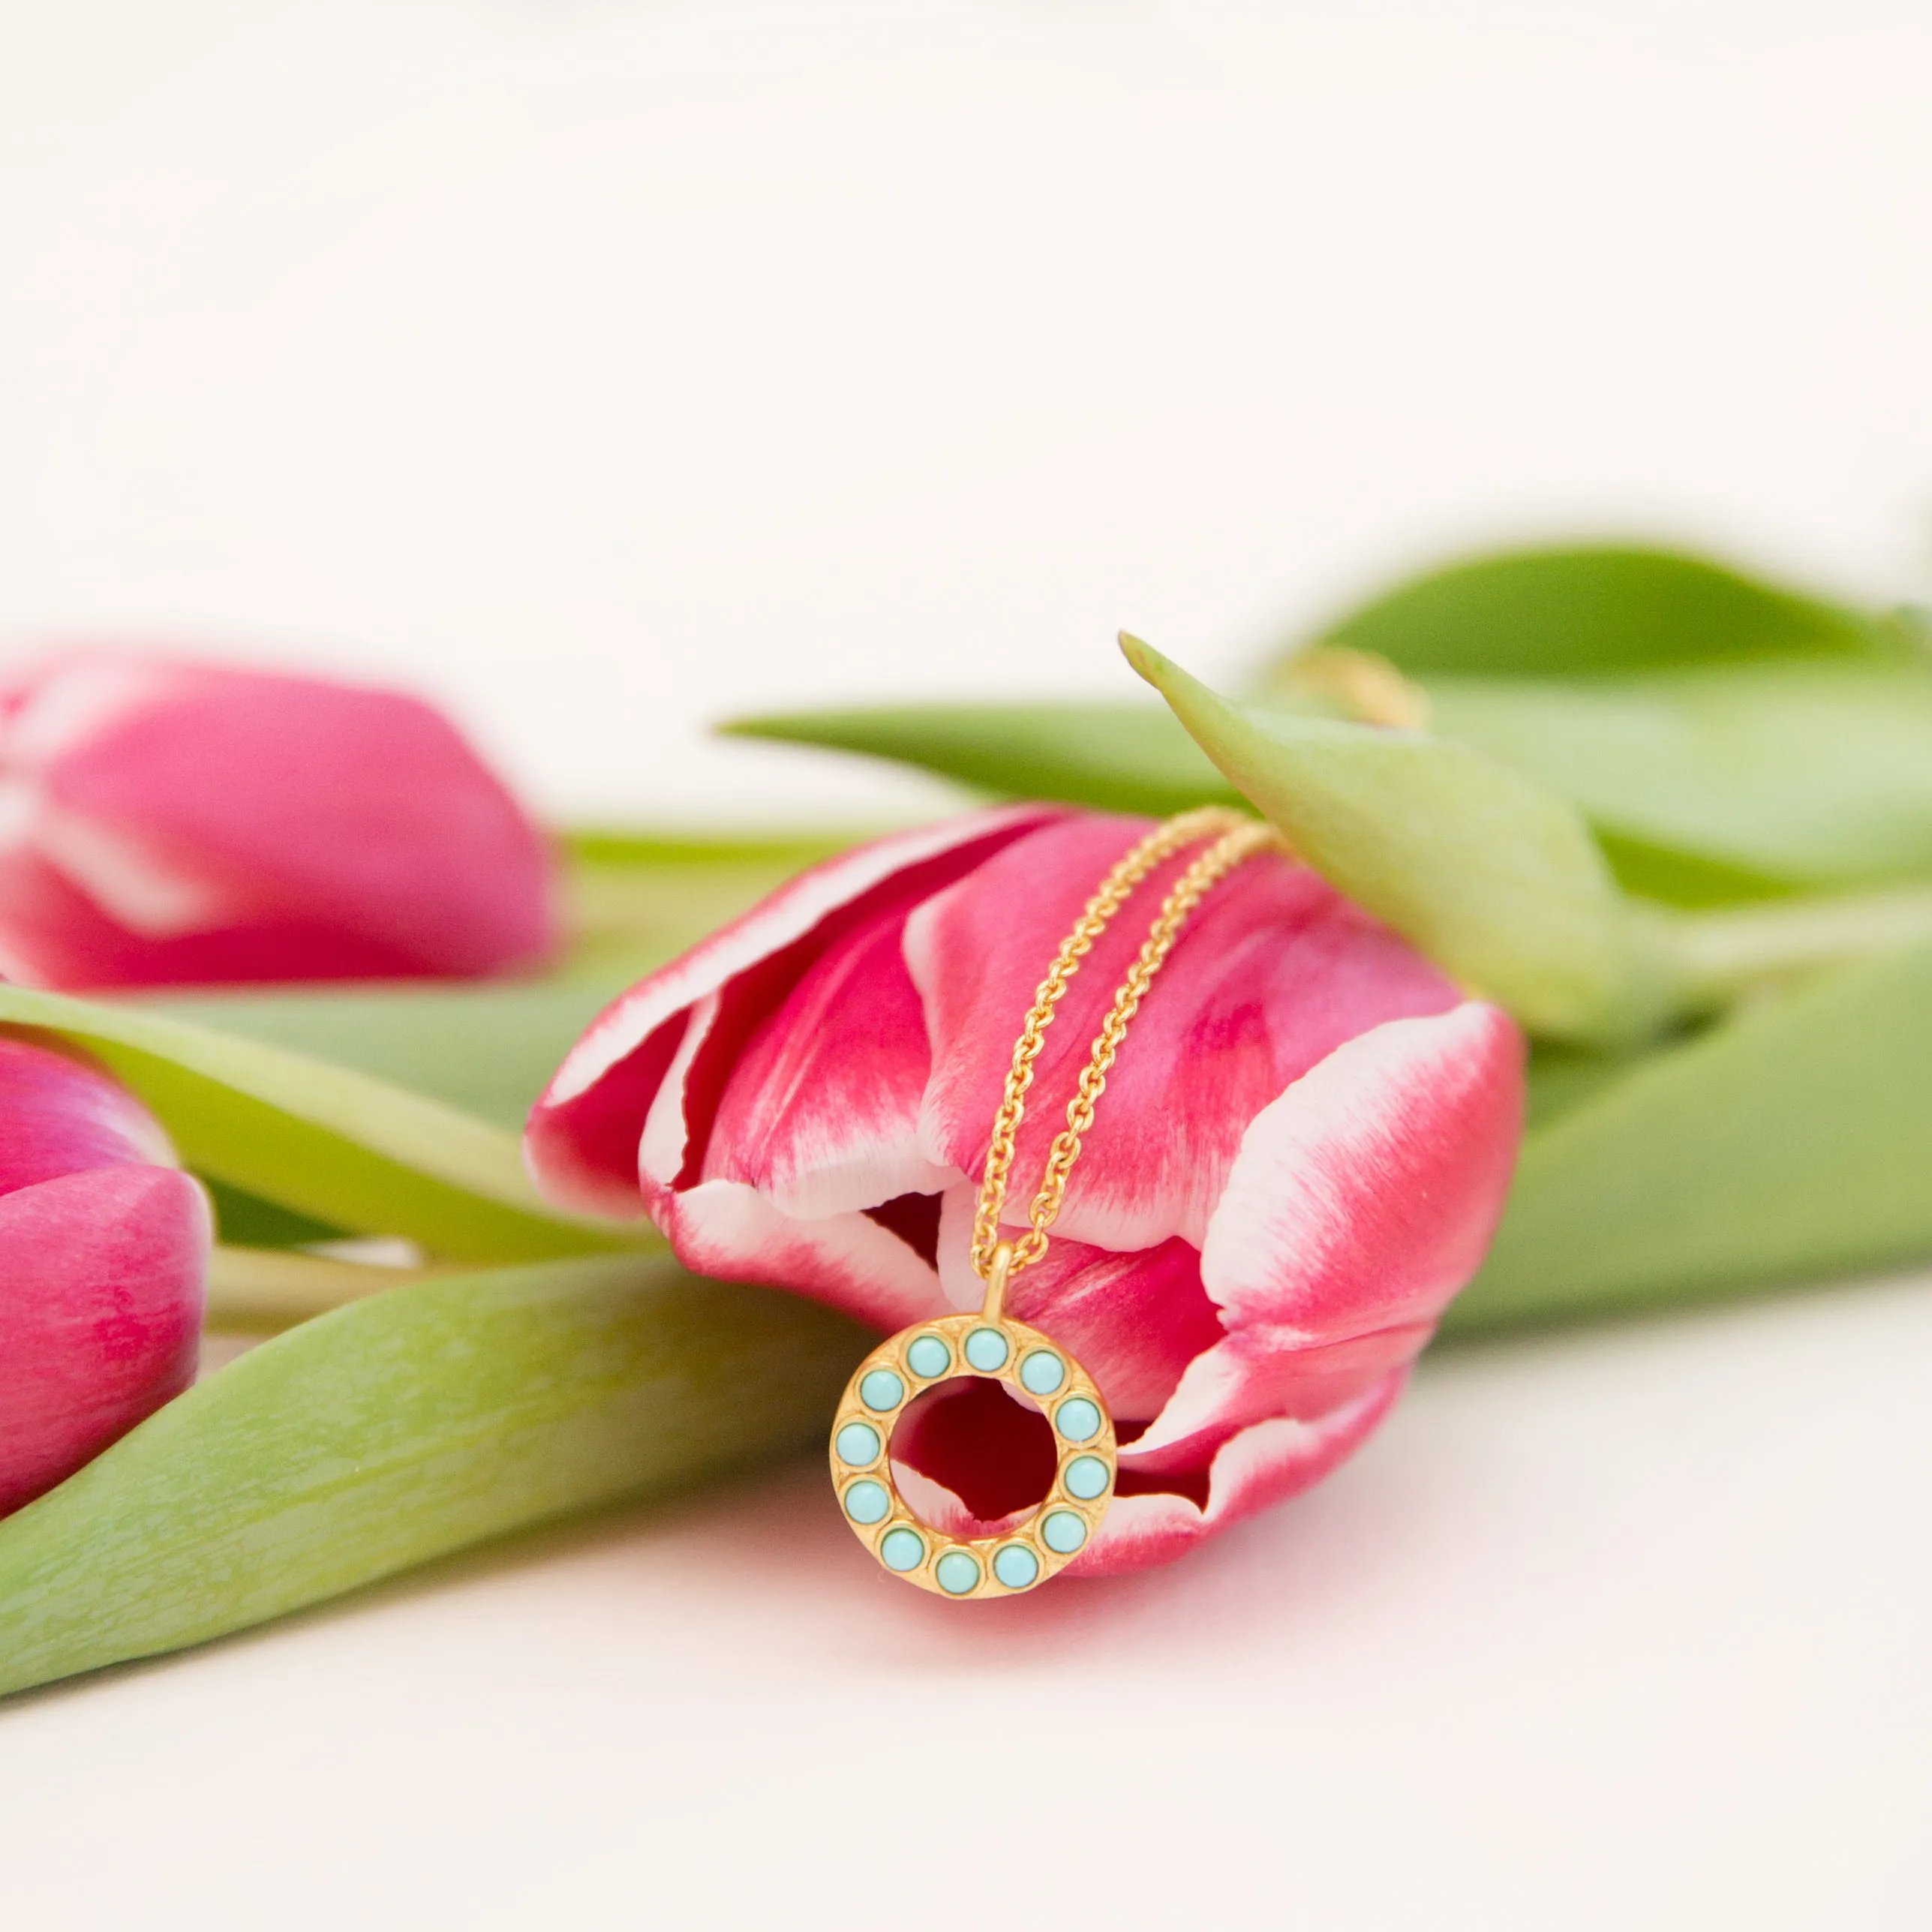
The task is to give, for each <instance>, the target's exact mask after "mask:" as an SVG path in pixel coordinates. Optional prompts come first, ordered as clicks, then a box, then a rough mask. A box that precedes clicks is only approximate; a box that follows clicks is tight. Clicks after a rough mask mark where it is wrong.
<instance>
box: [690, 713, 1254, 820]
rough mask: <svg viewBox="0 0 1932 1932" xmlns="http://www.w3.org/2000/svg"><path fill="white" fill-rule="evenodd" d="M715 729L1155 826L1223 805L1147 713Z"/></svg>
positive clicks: (1225, 795) (742, 723) (1176, 739)
mask: <svg viewBox="0 0 1932 1932" xmlns="http://www.w3.org/2000/svg"><path fill="white" fill-rule="evenodd" d="M720 729H722V730H723V732H725V733H726V735H728V736H732V737H737V738H771V739H775V740H777V741H780V742H782V743H784V744H810V745H819V746H822V747H825V749H826V750H831V751H851V752H859V753H864V754H866V755H867V756H870V757H873V758H886V759H895V760H897V762H900V763H901V764H906V765H918V766H920V767H921V768H924V770H926V771H932V772H936V773H937V774H939V776H940V777H942V778H950V779H952V780H955V781H956V782H957V783H960V784H961V785H967V786H972V787H973V788H974V789H975V790H978V791H981V792H996V793H998V794H1000V795H1002V796H1007V797H1012V798H1049V799H1052V800H1054V801H1056V802H1059V803H1063V804H1071V805H1090V806H1093V807H1096V808H1098V810H1101V811H1108V812H1145V813H1150V814H1152V816H1155V817H1157V818H1165V817H1167V816H1169V815H1170V813H1175V812H1183V811H1185V810H1187V809H1188V807H1189V806H1191V805H1198V804H1201V803H1202V802H1203V801H1207V800H1216V799H1218V800H1227V799H1230V798H1232V797H1233V792H1232V791H1231V790H1230V788H1229V786H1228V784H1227V780H1225V779H1224V778H1223V777H1221V774H1219V773H1218V772H1217V771H1215V768H1214V767H1213V765H1212V764H1210V763H1209V761H1208V760H1207V759H1206V758H1204V757H1203V756H1202V755H1201V753H1200V749H1199V748H1198V747H1197V746H1196V745H1195V744H1194V743H1193V742H1192V741H1191V740H1190V739H1189V738H1188V735H1187V734H1186V732H1184V731H1182V730H1181V729H1179V727H1178V726H1176V724H1175V723H1174V720H1173V717H1172V716H1171V714H1169V713H1168V712H1167V711H1163V710H1161V708H1160V707H1159V706H1158V705H1138V704H1124V705H1123V704H1113V705H1096V704H1080V703H1067V704H1039V705H897V706H892V707H888V708H881V709H879V710H876V711H807V712H801V713H798V714H793V715H792V716H789V717H764V718H739V719H735V720H733V721H732V723H729V724H727V725H725V726H721V727H720Z"/></svg>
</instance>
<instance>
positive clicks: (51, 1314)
mask: <svg viewBox="0 0 1932 1932" xmlns="http://www.w3.org/2000/svg"><path fill="white" fill-rule="evenodd" d="M209 1238H210V1236H209V1213H208V1200H207V1197H206V1195H205V1194H203V1192H202V1191H201V1188H200V1185H198V1184H197V1182H194V1181H193V1180H191V1179H189V1177H188V1176H187V1175H186V1174H185V1173H182V1171H181V1170H180V1169H179V1167H176V1166H175V1164H174V1157H173V1154H172V1152H170V1149H169V1147H168V1144H167V1137H166V1136H165V1135H164V1134H163V1133H162V1132H161V1128H159V1127H158V1126H157V1125H155V1122H154V1121H153V1120H152V1119H151V1118H150V1117H149V1115H148V1114H147V1113H146V1111H145V1110H143V1108H142V1107H141V1106H140V1104H139V1103H138V1102H137V1101H135V1100H134V1099H133V1098H131V1097H130V1096H129V1095H128V1094H126V1093H125V1092H122V1089H120V1088H119V1087H118V1086H116V1085H115V1084H114V1083H113V1081H112V1080H110V1079H109V1078H108V1077H107V1075H106V1074H104V1073H102V1072H101V1071H99V1070H98V1068H95V1067H94V1066H92V1065H89V1064H87V1063H86V1062H83V1061H81V1060H79V1059H74V1058H71V1057H70V1056H68V1055H67V1054H65V1053H56V1052H54V1051H53V1050H51V1049H50V1048H48V1047H42V1046H37V1045H32V1044H29V1043H28V1042H27V1041H24V1040H21V1039H17V1038H13V1037H11V1036H5V1035H0V1516H5V1514H7V1513H8V1511H10V1510H17V1509H18V1508H19V1507H20V1505H21V1504H23V1503H28V1502H31V1501H32V1500H33V1499H34V1498H35V1497H36V1496H38V1495H40V1494H41V1492H42V1491H44V1490H47V1489H52V1488H53V1486H54V1485H55V1484H56V1483H59V1482H62V1481H64V1480H65V1479H66V1478H67V1477H69V1476H71V1475H72V1474H74V1471H76V1470H77V1469H78V1468H80V1466H81V1465H82V1464H83V1463H84V1462H89V1461H91V1460H92V1459H93V1458H94V1457H95V1456H98V1455H99V1454H100V1453H101V1451H102V1450H104V1449H105V1448H106V1447H107V1445H108V1444H110V1443H111V1442H113V1441H115V1440H116V1438H118V1437H120V1436H122V1435H126V1433H127V1432H128V1430H129V1429H132V1428H133V1427H134V1425H135V1424H136V1423H137V1422H139V1421H140V1420H142V1418H143V1417H145V1416H148V1415H151V1414H152V1413H153V1412H154V1411H155V1410H156V1409H158V1408H160V1407H161V1405H162V1403H164V1402H167V1400H169V1399H170V1397H172V1396H176V1395H179V1393H181V1391H182V1390H183V1389H185V1388H186V1387H188V1384H189V1383H190V1382H191V1381H193V1380H194V1366H195V1353H196V1346H197V1342H198V1340H199V1338H200V1332H201V1307H202V1292H203V1284H204V1282H205V1280H206V1275H207V1272H208V1247H209Z"/></svg>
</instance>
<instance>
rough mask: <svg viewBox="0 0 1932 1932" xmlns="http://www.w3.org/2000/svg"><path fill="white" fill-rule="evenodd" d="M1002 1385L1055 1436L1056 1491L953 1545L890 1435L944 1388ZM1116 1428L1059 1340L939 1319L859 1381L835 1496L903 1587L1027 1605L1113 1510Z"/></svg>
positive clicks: (836, 1458)
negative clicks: (914, 1486) (1005, 1524)
mask: <svg viewBox="0 0 1932 1932" xmlns="http://www.w3.org/2000/svg"><path fill="white" fill-rule="evenodd" d="M972 1376H978V1377H980V1378H983V1379H985V1380H987V1381H998V1382H1004V1383H1005V1384H1006V1385H1007V1386H1008V1387H1009V1388H1011V1389H1012V1390H1014V1391H1015V1392H1016V1393H1018V1394H1020V1396H1023V1398H1024V1399H1025V1400H1026V1402H1027V1404H1028V1405H1029V1407H1032V1408H1038V1409H1039V1410H1041V1411H1042V1412H1043V1413H1044V1414H1045V1416H1046V1418H1047V1423H1048V1425H1049V1426H1050V1428H1051V1429H1052V1430H1053V1447H1054V1450H1055V1452H1056V1456H1055V1466H1054V1471H1053V1487H1052V1488H1051V1489H1050V1490H1049V1491H1048V1492H1047V1495H1046V1496H1045V1497H1044V1499H1043V1500H1042V1501H1041V1502H1040V1503H1039V1504H1038V1505H1036V1506H1035V1508H1034V1509H1033V1510H1032V1511H1031V1512H1030V1513H1029V1514H1028V1515H1027V1516H1026V1517H1024V1518H1023V1519H1022V1520H1021V1521H1020V1522H1017V1523H1016V1524H1014V1525H1013V1526H1012V1527H1011V1528H1008V1529H1005V1530H1003V1531H1001V1532H1000V1533H999V1534H998V1535H997V1536H987V1537H955V1536H951V1535H949V1534H947V1533H946V1532H945V1531H943V1530H937V1529H935V1528H933V1526H932V1525H931V1524H930V1523H928V1522H924V1521H922V1520H921V1518H919V1517H918V1516H915V1514H914V1513H913V1512H912V1509H911V1507H909V1505H908V1504H907V1503H906V1500H905V1498H903V1496H901V1495H900V1493H899V1486H898V1484H897V1483H896V1482H895V1481H894V1480H893V1475H892V1451H891V1443H892V1431H893V1428H894V1425H895V1424H896V1423H897V1422H898V1420H899V1419H900V1417H902V1416H903V1414H905V1413H906V1409H907V1408H908V1407H909V1405H910V1404H911V1403H912V1401H913V1399H915V1397H916V1396H920V1395H922V1394H923V1393H924V1392H925V1391H926V1390H928V1389H930V1388H936V1387H938V1386H939V1384H940V1383H942V1382H951V1381H958V1380H959V1379H960V1378H963V1377H972ZM1115 1447H1116V1446H1115V1443H1114V1439H1113V1417H1111V1416H1110V1415H1109V1414H1107V1404H1106V1402H1105V1400H1104V1399H1103V1398H1102V1396H1101V1393H1100V1390H1099V1388H1098V1386H1097V1385H1096V1384H1095V1381H1094V1380H1093V1378H1092V1376H1090V1375H1088V1373H1087V1372H1086V1370H1085V1369H1083V1368H1082V1367H1081V1366H1080V1364H1079V1363H1077V1362H1076V1361H1075V1360H1074V1358H1073V1357H1071V1355H1069V1354H1068V1353H1067V1351H1065V1349H1064V1348H1061V1347H1060V1345H1059V1344H1058V1343H1057V1342H1055V1341H1053V1339H1052V1338H1051V1337H1050V1336H1045V1335H1043V1334H1041V1332H1040V1331H1039V1330H1038V1329H1037V1328H1029V1327H1027V1325H1026V1323H1024V1322H1023V1321H1014V1320H1012V1319H1011V1317H1009V1316H1006V1315H999V1316H993V1317H988V1316H987V1315H985V1314H984V1313H978V1314H963V1315H941V1316H940V1317H939V1318H937V1319H936V1321H922V1322H915V1324H913V1325H912V1327H910V1328H906V1329H901V1330H900V1332H899V1333H897V1335H895V1336H892V1337H891V1339H889V1340H888V1341H885V1342H881V1343H880V1344H879V1346H878V1347H877V1348H875V1349H874V1350H873V1351H872V1353H871V1354H870V1355H868V1356H867V1357H866V1358H865V1360H864V1361H863V1362H861V1363H860V1364H859V1365H858V1368H857V1369H855V1371H854V1372H853V1374H852V1380H851V1381H849V1382H848V1383H847V1384H846V1392H845V1395H844V1396H843V1399H842V1400H841V1401H840V1403H839V1412H838V1414H837V1416H836V1417H834V1419H833V1422H832V1442H831V1460H832V1486H833V1487H834V1489H836V1490H837V1492H838V1497H839V1504H840V1508H841V1510H843V1512H844V1515H845V1519H846V1522H847V1524H848V1525H849V1526H850V1528H851V1529H852V1534H854V1535H855V1537H858V1540H859V1541H860V1542H861V1543H864V1545H865V1546H866V1548H867V1549H869V1550H870V1551H871V1552H872V1553H873V1555H874V1556H875V1557H876V1558H877V1559H878V1560H879V1562H880V1563H881V1564H883V1565H884V1566H885V1568H886V1569H888V1570H890V1571H891V1572H892V1573H893V1574H894V1576H900V1577H903V1578H904V1579H905V1580H906V1582H908V1583H915V1584H917V1585H918V1586H919V1588H921V1589H922V1590H930V1591H932V1593H933V1594H934V1595H935V1596H936V1597H952V1598H954V1600H960V1601H963V1600H965V1599H966V1598H968V1597H1017V1596H1019V1595H1020V1594H1022V1593H1023V1592H1024V1591H1028V1590H1031V1589H1034V1588H1037V1587H1038V1585H1040V1584H1042V1583H1044V1582H1046V1580H1047V1578H1048V1577H1050V1576H1053V1575H1055V1574H1056V1573H1058V1572H1059V1571H1060V1570H1064V1569H1065V1567H1067V1565H1068V1564H1069V1563H1071V1561H1073V1560H1074V1558H1075V1557H1076V1556H1077V1555H1079V1554H1080V1552H1081V1551H1082V1550H1083V1549H1085V1548H1086V1546H1087V1544H1088V1543H1089V1542H1090V1541H1091V1540H1092V1537H1093V1533H1094V1531H1095V1530H1097V1529H1098V1528H1099V1527H1100V1522H1101V1518H1102V1517H1103V1516H1105V1515H1106V1513H1107V1504H1108V1503H1109V1502H1110V1501H1112V1500H1113V1484H1114V1478H1115V1475H1116V1466H1115Z"/></svg>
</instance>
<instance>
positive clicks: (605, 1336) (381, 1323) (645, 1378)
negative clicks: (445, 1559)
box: [0, 1255, 867, 1692]
mask: <svg viewBox="0 0 1932 1932" xmlns="http://www.w3.org/2000/svg"><path fill="white" fill-rule="evenodd" d="M866 1347H867V1340H866V1338H865V1337H864V1336H863V1335H862V1334H861V1333H860V1332H859V1330H857V1329H855V1328H854V1327H852V1325H851V1324H849V1323H848V1322H846V1321H843V1319H842V1318H840V1317H838V1316H836V1315H831V1314H830V1313H829V1312H827V1311H826V1310H825V1309H822V1308H819V1307H818V1306H816V1305H815V1304H813V1303H810V1302H807V1301H804V1300H801V1299H799V1298H798V1297H794V1296H789V1295H780V1294H768V1293H766V1292H764V1291H760V1290H756V1289H750V1288H740V1287H727V1286H725V1285H723V1284H720V1283H717V1282H708V1281H699V1280H697V1279H696V1278H693V1277H692V1276H690V1275H686V1274H685V1273H684V1272H683V1271H682V1270H681V1269H679V1268H678V1267H677V1266H675V1263H672V1262H670V1261H669V1260H665V1259H663V1258H662V1257H654V1256H646V1255H630V1256H623V1257H606V1258H604V1259H602V1260H576V1261H557V1262H551V1263H545V1264H543V1265H542V1266H535V1267H529V1268H523V1269H514V1270H509V1271H506V1272H497V1273H470V1274H458V1275H448V1276H445V1277H443V1278H440V1279H436V1280H427V1281H416V1282H413V1283H411V1284H409V1285H407V1286H406V1287H398V1288H395V1289H392V1290H390V1291H389V1292H387V1293H386V1294H379V1295H376V1296H374V1297H371V1299H369V1300H363V1301H358V1302H356V1303H352V1304H351V1305H350V1306H347V1307H344V1308H342V1309H338V1311H337V1312H335V1313H334V1314H332V1315H324V1316H322V1317H321V1318H319V1319H317V1320H316V1321H311V1322H308V1323H305V1324H304V1325H303V1326H302V1327H299V1328H296V1329H292V1330H290V1331H289V1332H288V1333H287V1334H285V1335H283V1336H279V1337H278V1338H277V1339H275V1340H274V1341H272V1342H266V1343H264V1344H263V1345H261V1346H260V1347H259V1348H256V1349H254V1351H251V1352H250V1353H249V1354H245V1355H243V1356H242V1357H239V1359H238V1360H235V1361H233V1362H232V1363H230V1364H229V1365H228V1366H227V1367H226V1368H224V1369H221V1371H219V1372H218V1373H217V1374H215V1375H213V1376H212V1377H210V1378H209V1379H208V1380H207V1381H204V1382H203V1383H201V1384H199V1385H198V1386H197V1387H195V1388H194V1389H191V1390H189V1391H188V1393H187V1394H185V1395H184V1396H180V1397H179V1398H178V1399H176V1401H174V1402H170V1404H168V1405H167V1407H166V1408H163V1409H161V1410H160V1411H158V1412H157V1413H156V1414H155V1415H153V1416H152V1417H149V1420H147V1421H146V1422H145V1423H142V1424H141V1425H140V1427H139V1428H138V1429H135V1430H134V1431H133V1432H131V1434H129V1435H126V1436H125V1437H123V1438H122V1440H121V1441H119V1442H118V1443H116V1444H115V1445H114V1446H113V1447H112V1448H111V1449H110V1450H107V1452H106V1453H104V1455H102V1456H100V1457H99V1458H98V1459H96V1460H95V1461H94V1462H91V1463H89V1465H87V1466H86V1468H83V1469H82V1470H81V1471H80V1472H79V1473H78V1474H76V1475H74V1476H72V1477H70V1478H69V1479H68V1480H67V1481H66V1482H65V1483H62V1485H61V1486H60V1487H59V1489H54V1490H53V1491H50V1492H49V1493H48V1494H47V1495H45V1496H43V1497H41V1498H40V1499H39V1500H38V1501H37V1502H35V1503H32V1504H29V1505H28V1507H26V1509H24V1510H20V1512H19V1513H17V1514H16V1515H14V1516H11V1517H10V1518H9V1519H7V1520H6V1521H5V1522H0V1692H5V1691H11V1690H21V1689H23V1688H25V1687H27V1686H29V1685H32V1684H45V1683H47V1682H50V1681H52V1680H53V1679H55V1678H62V1677H66V1676H70V1675H73V1674H74V1672H77V1671H84V1670H93V1669H98V1668H100V1667H101V1666H103V1665H104V1664H111V1663H119V1662H120V1661H122V1660H125V1659H128V1658H131V1657H149V1656H152V1655H154V1654H157V1653H158V1652H161V1651H170V1650H178V1649H180V1648H182V1647H184V1646H185V1645H190V1644H197V1643H201V1642H206V1640H207V1639H209V1638H212V1637H218V1636H222V1635H224V1633H227V1632H229V1631H231V1630H242V1629H244V1628H245V1627H248V1625H250V1624H258V1623H260V1622H263V1621H265V1620H266V1619H267V1618H271V1617H278V1616H281V1615H284V1614H285V1613H287V1612H289V1611H291V1610H296V1609H301V1608H302V1606H304V1605H305V1604H310V1603H320V1602H323V1601H324V1600H326V1599H327V1598H329V1597H336V1596H339V1595H341V1594H342V1593H343V1592H344V1591H350V1590H353V1589H355V1588H356V1587H357V1586H358V1585H362V1584H365V1583H369V1582H374V1581H375V1580H376V1579H378V1578H380V1577H384V1576H392V1575H394V1574H395V1573H396V1572H398V1571H399V1570H406V1569H408V1568H410V1567H412V1566H413V1565H415V1564H421V1563H424V1562H427V1561H429V1560H430V1559H431V1558H434V1557H438V1556H442V1555H446V1554H448V1553H449V1552H452V1551H455V1550H458V1549H464V1548H466V1547H467V1546H469V1545H471V1544H473V1543H479V1542H482V1541H483V1540H485V1539H487V1538H489V1537H499V1536H502V1535H503V1534H506V1533H507V1532H509V1531H515V1530H518V1529H521V1528H525V1527H527V1526H528V1525H532V1524H536V1523H540V1522H545V1521H548V1520H550V1519H554V1518H557V1517H559V1516H566V1515H569V1514H572V1513H577V1512H581V1511H584V1510H593V1509H596V1508H599V1507H603V1506H605V1505H608V1504H613V1503H616V1502H619V1501H623V1500H626V1499H628V1498H641V1497H648V1496H654V1495H664V1494H666V1493H667V1492H671V1491H673V1490H676V1489H681V1488H684V1487H685V1486H689V1485H690V1484H692V1483H696V1482H698V1481H699V1480H703V1479H705V1478H707V1477H713V1476H715V1475H717V1474H720V1473H721V1472H723V1471H727V1470H730V1469H732V1468H739V1467H743V1466H745V1465H749V1464H751V1463H753V1462H757V1461H759V1460H760V1459H765V1458H768V1457H770V1456H775V1455H778V1454H780V1453H784V1452H786V1451H789V1450H795V1449H797V1448H799V1447H803V1446H804V1444H807V1443H809V1442H810V1441H813V1439H814V1438H816V1436H817V1435H818V1434H819V1432H821V1431H822V1429H824V1428H825V1426H826V1425H827V1424H828V1422H829V1420H830V1418H831V1413H832V1411H833V1408H834V1405H835V1404H836V1402H837V1398H838V1392H839V1390H840V1387H841V1386H842V1385H843V1382H844V1381H845V1378H846V1376H847V1375H849V1373H850V1372H851V1370H852V1366H853V1365H854V1364H855V1362H856V1361H857V1360H858V1358H859V1357H861V1355H862V1354H864V1351H865V1349H866Z"/></svg>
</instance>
